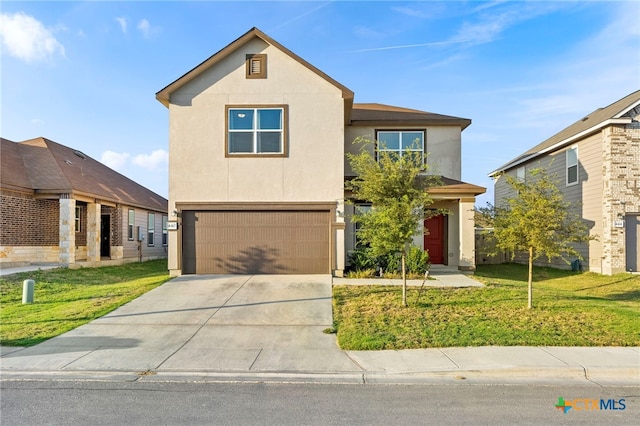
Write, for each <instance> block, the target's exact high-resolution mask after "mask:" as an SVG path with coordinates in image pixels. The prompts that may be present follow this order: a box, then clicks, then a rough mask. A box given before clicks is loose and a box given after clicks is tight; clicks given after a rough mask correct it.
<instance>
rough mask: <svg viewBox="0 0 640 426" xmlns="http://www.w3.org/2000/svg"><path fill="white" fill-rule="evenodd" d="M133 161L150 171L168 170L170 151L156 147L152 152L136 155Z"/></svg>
mask: <svg viewBox="0 0 640 426" xmlns="http://www.w3.org/2000/svg"><path fill="white" fill-rule="evenodd" d="M132 163H133V164H135V165H136V166H139V167H143V168H145V169H147V170H150V171H156V170H166V168H167V165H168V164H169V153H168V152H167V151H165V150H164V149H156V150H154V151H153V152H152V153H151V154H140V155H136V156H135V157H134V158H133V160H132Z"/></svg>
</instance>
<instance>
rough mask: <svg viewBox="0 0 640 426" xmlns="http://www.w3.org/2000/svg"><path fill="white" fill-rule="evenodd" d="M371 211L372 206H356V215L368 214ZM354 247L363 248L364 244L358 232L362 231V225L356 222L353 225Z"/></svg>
mask: <svg viewBox="0 0 640 426" xmlns="http://www.w3.org/2000/svg"><path fill="white" fill-rule="evenodd" d="M370 210H371V204H356V205H355V214H356V215H359V214H367V213H368V212H369V211H370ZM353 226H354V228H353V231H354V232H353V247H355V248H358V247H360V246H362V245H363V244H362V242H361V241H360V237H358V232H360V230H361V229H362V223H360V222H355V223H354V224H353Z"/></svg>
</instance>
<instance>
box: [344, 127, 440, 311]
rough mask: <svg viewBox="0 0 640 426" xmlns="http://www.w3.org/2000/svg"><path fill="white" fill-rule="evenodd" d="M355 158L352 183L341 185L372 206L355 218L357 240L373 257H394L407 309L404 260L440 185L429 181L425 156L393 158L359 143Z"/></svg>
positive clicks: (369, 142)
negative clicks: (431, 191)
mask: <svg viewBox="0 0 640 426" xmlns="http://www.w3.org/2000/svg"><path fill="white" fill-rule="evenodd" d="M354 144H359V145H360V151H359V152H358V153H357V154H353V153H348V154H347V158H348V160H349V163H350V164H351V168H352V170H353V171H354V172H355V174H356V177H355V178H354V179H352V180H350V181H348V182H347V183H346V184H345V187H346V188H347V189H348V190H351V192H352V198H353V199H356V200H363V201H367V202H369V203H371V204H372V208H371V209H370V210H368V211H366V212H365V211H361V212H357V213H356V214H354V215H353V216H352V218H351V220H352V222H354V223H360V224H361V226H360V230H359V231H358V239H359V240H360V241H362V243H364V244H366V245H368V246H369V248H370V250H371V252H372V254H373V255H374V256H384V255H387V254H389V253H397V254H399V255H400V257H401V265H402V282H403V285H402V304H403V305H404V306H407V279H406V255H407V250H408V249H409V246H410V244H411V241H412V240H413V237H414V236H415V235H417V234H418V231H419V229H420V227H419V225H420V222H421V221H422V220H424V219H425V212H426V211H425V208H426V207H427V206H428V205H430V204H432V203H433V200H432V199H431V197H430V196H429V193H428V192H427V190H428V189H429V188H430V187H433V186H436V185H438V183H439V179H438V177H437V176H433V175H428V174H427V171H428V166H427V164H426V161H425V158H424V157H425V155H424V154H423V153H422V152H421V151H415V150H411V147H409V148H408V149H407V150H405V151H403V152H401V153H397V152H390V151H387V150H384V149H379V145H378V144H376V143H375V141H372V140H369V139H366V138H357V139H356V140H355V141H354Z"/></svg>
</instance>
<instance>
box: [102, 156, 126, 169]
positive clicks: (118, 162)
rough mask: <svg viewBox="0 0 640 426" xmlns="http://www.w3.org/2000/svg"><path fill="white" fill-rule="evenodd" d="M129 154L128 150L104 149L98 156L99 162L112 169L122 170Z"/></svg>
mask: <svg viewBox="0 0 640 426" xmlns="http://www.w3.org/2000/svg"><path fill="white" fill-rule="evenodd" d="M130 156H131V155H130V154H129V153H128V152H114V151H105V152H103V153H102V157H100V162H101V163H102V164H104V165H105V166H107V167H110V168H112V169H113V170H117V171H122V170H124V168H125V166H126V165H127V162H128V161H129V157H130Z"/></svg>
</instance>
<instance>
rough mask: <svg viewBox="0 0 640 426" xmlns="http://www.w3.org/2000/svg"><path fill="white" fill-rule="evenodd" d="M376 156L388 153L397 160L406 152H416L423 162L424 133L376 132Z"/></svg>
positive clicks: (417, 131) (410, 131) (416, 131)
mask: <svg viewBox="0 0 640 426" xmlns="http://www.w3.org/2000/svg"><path fill="white" fill-rule="evenodd" d="M376 140H377V141H378V154H382V153H383V152H389V153H391V154H393V155H395V156H397V158H400V157H402V156H403V155H404V154H406V153H407V152H416V153H419V154H420V157H421V158H422V160H423V161H424V131H423V130H378V132H377V134H376Z"/></svg>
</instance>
